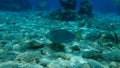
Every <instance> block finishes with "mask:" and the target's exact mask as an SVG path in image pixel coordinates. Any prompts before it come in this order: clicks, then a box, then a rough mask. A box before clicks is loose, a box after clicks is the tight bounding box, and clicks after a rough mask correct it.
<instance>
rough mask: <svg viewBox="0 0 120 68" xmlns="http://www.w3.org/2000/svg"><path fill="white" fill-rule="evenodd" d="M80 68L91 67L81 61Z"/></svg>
mask: <svg viewBox="0 0 120 68" xmlns="http://www.w3.org/2000/svg"><path fill="white" fill-rule="evenodd" d="M80 68H91V67H90V64H88V63H83V64H81V66H80Z"/></svg>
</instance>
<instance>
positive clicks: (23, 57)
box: [15, 51, 42, 63]
mask: <svg viewBox="0 0 120 68" xmlns="http://www.w3.org/2000/svg"><path fill="white" fill-rule="evenodd" d="M41 57H42V55H41V53H40V52H39V51H35V52H34V51H28V52H24V53H21V54H19V55H18V56H17V57H16V58H15V60H16V61H21V62H23V61H24V62H29V63H30V62H34V63H39V59H40V58H41Z"/></svg>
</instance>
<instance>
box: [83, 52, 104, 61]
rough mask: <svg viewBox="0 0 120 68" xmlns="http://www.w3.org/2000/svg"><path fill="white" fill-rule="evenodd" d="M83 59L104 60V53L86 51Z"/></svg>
mask: <svg viewBox="0 0 120 68" xmlns="http://www.w3.org/2000/svg"><path fill="white" fill-rule="evenodd" d="M82 57H84V58H90V59H103V53H102V52H101V51H84V52H83V53H82Z"/></svg>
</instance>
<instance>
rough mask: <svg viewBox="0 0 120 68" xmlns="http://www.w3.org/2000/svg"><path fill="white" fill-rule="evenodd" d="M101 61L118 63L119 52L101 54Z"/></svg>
mask: <svg viewBox="0 0 120 68" xmlns="http://www.w3.org/2000/svg"><path fill="white" fill-rule="evenodd" d="M103 59H105V60H110V61H116V62H120V51H119V50H118V51H111V52H106V53H104V54H103Z"/></svg>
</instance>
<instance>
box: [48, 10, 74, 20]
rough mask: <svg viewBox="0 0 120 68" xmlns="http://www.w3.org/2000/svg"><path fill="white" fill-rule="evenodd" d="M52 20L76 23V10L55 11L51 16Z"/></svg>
mask: <svg viewBox="0 0 120 68" xmlns="http://www.w3.org/2000/svg"><path fill="white" fill-rule="evenodd" d="M50 19H55V20H61V21H74V20H76V12H75V11H74V10H69V9H68V10H60V9H58V10H55V11H53V12H52V13H51V14H50Z"/></svg>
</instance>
